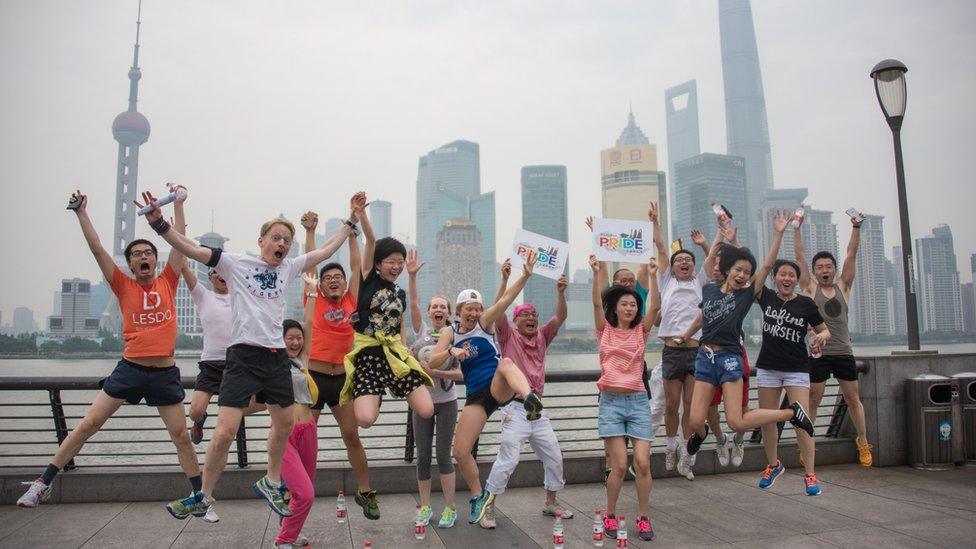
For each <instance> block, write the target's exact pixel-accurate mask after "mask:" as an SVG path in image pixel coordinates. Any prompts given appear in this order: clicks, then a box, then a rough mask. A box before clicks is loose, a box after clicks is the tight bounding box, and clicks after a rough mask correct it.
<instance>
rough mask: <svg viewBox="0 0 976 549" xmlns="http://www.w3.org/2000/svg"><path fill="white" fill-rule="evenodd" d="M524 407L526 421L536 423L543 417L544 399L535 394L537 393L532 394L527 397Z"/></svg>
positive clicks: (523, 403)
mask: <svg viewBox="0 0 976 549" xmlns="http://www.w3.org/2000/svg"><path fill="white" fill-rule="evenodd" d="M522 406H524V407H525V419H527V420H529V421H535V420H537V419H539V418H540V417H542V399H541V398H539V395H537V394H535V391H532V392H530V393H529V394H528V396H526V397H525V401H524V402H522Z"/></svg>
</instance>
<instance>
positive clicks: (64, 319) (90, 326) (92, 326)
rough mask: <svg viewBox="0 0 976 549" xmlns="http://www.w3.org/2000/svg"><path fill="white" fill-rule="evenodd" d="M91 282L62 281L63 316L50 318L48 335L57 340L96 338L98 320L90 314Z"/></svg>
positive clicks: (75, 279)
mask: <svg viewBox="0 0 976 549" xmlns="http://www.w3.org/2000/svg"><path fill="white" fill-rule="evenodd" d="M90 293H91V281H89V280H85V279H82V278H65V279H62V280H61V314H60V315H55V316H50V317H48V333H49V334H50V336H51V337H55V338H68V337H95V336H96V335H98V318H96V317H92V316H90V314H89V310H90V303H89V300H90Z"/></svg>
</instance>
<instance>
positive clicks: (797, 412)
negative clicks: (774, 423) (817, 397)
mask: <svg viewBox="0 0 976 549" xmlns="http://www.w3.org/2000/svg"><path fill="white" fill-rule="evenodd" d="M790 408H791V409H792V410H793V417H791V418H790V423H792V424H793V427H796V428H798V429H803V430H804V431H806V432H807V434H808V435H810V436H813V423H812V422H811V421H810V418H809V417H808V416H807V411H806V410H804V409H803V406H800V403H799V402H794V403H793V404H790Z"/></svg>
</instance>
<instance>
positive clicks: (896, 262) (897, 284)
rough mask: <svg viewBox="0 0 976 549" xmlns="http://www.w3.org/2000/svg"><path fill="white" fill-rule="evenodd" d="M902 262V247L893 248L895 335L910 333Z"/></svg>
mask: <svg viewBox="0 0 976 549" xmlns="http://www.w3.org/2000/svg"><path fill="white" fill-rule="evenodd" d="M902 261H904V258H903V257H902V255H901V246H893V247H892V248H891V278H890V279H889V281H888V284H889V285H890V286H891V318H892V324H891V332H892V334H893V335H903V334H907V333H908V313H907V312H906V307H905V274H904V272H903V271H902ZM911 268H913V269H914V268H915V266H914V265H911ZM856 284H857V283H856V282H855V285H856ZM919 310H921V308H919Z"/></svg>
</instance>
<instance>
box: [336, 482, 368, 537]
mask: <svg viewBox="0 0 976 549" xmlns="http://www.w3.org/2000/svg"><path fill="white" fill-rule="evenodd" d="M348 513H349V512H348V511H347V510H346V494H345V493H343V491H342V490H339V497H337V498H336V522H338V523H339V524H344V523H345V522H346V517H347V516H348ZM366 543H369V541H367V542H366Z"/></svg>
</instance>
